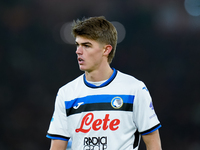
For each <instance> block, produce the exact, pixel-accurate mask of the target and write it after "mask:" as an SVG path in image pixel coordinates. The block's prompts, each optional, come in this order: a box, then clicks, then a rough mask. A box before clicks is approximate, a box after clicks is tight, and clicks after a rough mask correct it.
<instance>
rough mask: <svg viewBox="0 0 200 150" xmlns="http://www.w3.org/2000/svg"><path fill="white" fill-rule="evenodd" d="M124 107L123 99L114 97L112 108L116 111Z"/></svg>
mask: <svg viewBox="0 0 200 150" xmlns="http://www.w3.org/2000/svg"><path fill="white" fill-rule="evenodd" d="M122 105H123V100H122V98H121V97H118V96H117V97H114V98H113V99H112V101H111V106H112V107H113V108H115V109H119V108H121V107H122Z"/></svg>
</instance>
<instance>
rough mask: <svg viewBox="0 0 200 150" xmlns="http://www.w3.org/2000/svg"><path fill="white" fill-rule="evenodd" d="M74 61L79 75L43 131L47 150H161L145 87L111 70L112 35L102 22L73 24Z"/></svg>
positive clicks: (114, 42) (108, 25)
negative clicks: (141, 148)
mask: <svg viewBox="0 0 200 150" xmlns="http://www.w3.org/2000/svg"><path fill="white" fill-rule="evenodd" d="M72 34H73V36H74V37H75V43H76V46H77V48H76V54H77V61H78V65H79V68H80V70H82V71H84V74H82V75H81V76H79V77H78V78H76V79H75V80H73V81H71V82H69V83H67V84H66V85H64V86H63V87H61V88H60V89H59V91H58V94H57V97H56V101H55V110H54V113H53V117H52V120H51V123H50V126H49V130H48V132H47V137H48V138H50V139H51V148H50V149H51V150H65V149H66V147H67V144H68V140H69V139H71V140H72V149H73V150H138V147H139V143H140V138H141V137H142V138H143V141H144V143H145V144H146V148H147V150H161V142H160V136H159V131H158V129H159V128H160V127H161V125H160V122H159V120H158V118H157V115H156V113H155V111H154V107H153V104H152V99H151V96H150V94H149V91H148V90H147V88H146V86H145V84H144V83H143V82H142V81H139V80H138V79H136V78H134V77H133V76H130V75H127V74H124V73H122V72H120V71H118V70H116V69H115V68H112V67H111V66H110V63H111V62H112V59H113V57H114V55H115V51H116V45H117V31H116V29H115V27H114V26H113V24H112V23H110V22H109V21H107V20H106V19H105V17H102V16H101V17H91V18H86V19H85V18H84V19H83V20H77V21H74V23H73V26H72Z"/></svg>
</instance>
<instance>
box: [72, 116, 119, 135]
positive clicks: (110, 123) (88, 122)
mask: <svg viewBox="0 0 200 150" xmlns="http://www.w3.org/2000/svg"><path fill="white" fill-rule="evenodd" d="M109 116H110V115H109V114H106V115H105V117H104V118H103V119H96V120H94V114H93V113H88V114H86V115H85V116H84V117H83V119H82V121H81V126H80V128H78V129H76V130H75V131H76V132H77V133H78V132H83V133H87V132H89V131H90V130H91V129H93V130H94V131H98V130H100V129H101V128H102V129H103V130H107V129H110V130H111V131H115V130H117V129H118V128H119V124H120V120H119V119H113V120H110V119H109Z"/></svg>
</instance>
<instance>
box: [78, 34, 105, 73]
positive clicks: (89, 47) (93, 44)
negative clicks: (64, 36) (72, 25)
mask: <svg viewBox="0 0 200 150" xmlns="http://www.w3.org/2000/svg"><path fill="white" fill-rule="evenodd" d="M76 45H77V49H76V54H77V57H78V58H77V59H78V64H79V68H80V70H82V71H87V72H91V71H94V70H97V69H98V68H99V67H100V66H101V65H102V64H103V61H105V58H104V59H103V52H104V46H105V45H103V44H100V43H99V42H97V41H95V40H91V39H87V38H85V37H82V36H77V37H76Z"/></svg>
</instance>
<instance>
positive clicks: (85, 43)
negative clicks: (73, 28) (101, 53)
mask: <svg viewBox="0 0 200 150" xmlns="http://www.w3.org/2000/svg"><path fill="white" fill-rule="evenodd" d="M75 44H76V45H92V43H90V42H84V43H80V44H79V43H78V42H75Z"/></svg>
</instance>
